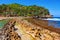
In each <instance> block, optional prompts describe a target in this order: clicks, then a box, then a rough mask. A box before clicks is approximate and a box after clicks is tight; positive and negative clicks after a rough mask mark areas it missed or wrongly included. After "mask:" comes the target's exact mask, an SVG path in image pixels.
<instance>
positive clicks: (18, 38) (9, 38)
mask: <svg viewBox="0 0 60 40" xmlns="http://www.w3.org/2000/svg"><path fill="white" fill-rule="evenodd" d="M0 40H60V34H59V33H56V32H53V31H50V30H48V29H45V28H42V27H40V26H36V25H33V24H32V23H29V22H28V21H26V20H22V19H13V20H10V21H9V22H8V23H7V24H6V25H5V26H4V27H3V28H2V29H0Z"/></svg>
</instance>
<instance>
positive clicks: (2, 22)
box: [0, 19, 9, 28]
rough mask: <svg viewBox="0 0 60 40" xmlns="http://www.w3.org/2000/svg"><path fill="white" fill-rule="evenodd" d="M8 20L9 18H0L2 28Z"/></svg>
mask: <svg viewBox="0 0 60 40" xmlns="http://www.w3.org/2000/svg"><path fill="white" fill-rule="evenodd" d="M8 21H9V20H8V19H3V20H0V28H2V27H3V26H4V25H5V24H6V23H7V22H8Z"/></svg>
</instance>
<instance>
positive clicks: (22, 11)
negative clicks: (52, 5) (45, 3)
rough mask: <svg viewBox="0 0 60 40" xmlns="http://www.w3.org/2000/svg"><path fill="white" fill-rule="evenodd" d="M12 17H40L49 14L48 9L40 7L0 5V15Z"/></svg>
mask: <svg viewBox="0 0 60 40" xmlns="http://www.w3.org/2000/svg"><path fill="white" fill-rule="evenodd" d="M1 13H3V15H5V16H6V15H9V16H10V15H13V16H34V15H37V16H42V15H47V14H49V11H48V9H46V8H44V7H40V6H36V5H33V6H24V5H20V4H16V3H15V4H7V5H6V4H2V5H0V14H1Z"/></svg>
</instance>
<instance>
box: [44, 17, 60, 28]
mask: <svg viewBox="0 0 60 40" xmlns="http://www.w3.org/2000/svg"><path fill="white" fill-rule="evenodd" d="M44 20H48V26H53V27H55V28H60V17H53V18H47V19H44Z"/></svg>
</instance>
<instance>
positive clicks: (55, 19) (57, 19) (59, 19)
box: [43, 18, 60, 21]
mask: <svg viewBox="0 0 60 40" xmlns="http://www.w3.org/2000/svg"><path fill="white" fill-rule="evenodd" d="M43 20H53V21H60V18H48V19H43Z"/></svg>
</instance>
